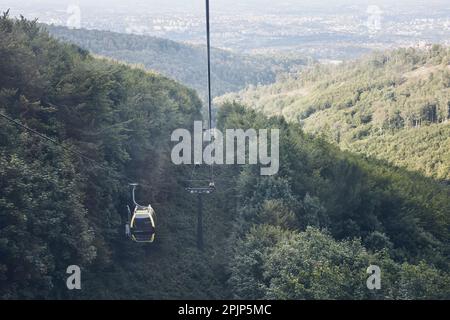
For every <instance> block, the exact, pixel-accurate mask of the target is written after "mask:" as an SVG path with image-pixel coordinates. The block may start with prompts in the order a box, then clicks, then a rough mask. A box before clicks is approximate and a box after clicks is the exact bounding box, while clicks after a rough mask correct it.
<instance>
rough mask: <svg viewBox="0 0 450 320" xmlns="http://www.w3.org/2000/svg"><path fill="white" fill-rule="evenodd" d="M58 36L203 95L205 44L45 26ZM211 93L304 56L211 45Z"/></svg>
mask: <svg viewBox="0 0 450 320" xmlns="http://www.w3.org/2000/svg"><path fill="white" fill-rule="evenodd" d="M45 28H46V29H47V30H48V31H49V32H50V34H51V35H52V36H54V37H56V38H58V39H61V40H64V41H68V42H70V43H74V44H76V45H78V46H80V47H82V48H85V49H87V50H89V51H92V52H93V53H95V54H98V55H102V56H106V57H111V58H114V59H118V60H121V61H125V62H128V63H132V64H140V65H141V64H142V65H143V66H144V67H145V68H147V69H150V70H155V71H157V72H159V73H161V74H163V75H165V76H167V77H170V78H172V79H175V80H178V81H180V82H181V83H183V84H185V85H187V86H189V87H191V88H193V89H195V90H197V91H198V92H199V93H200V94H201V95H202V96H204V97H205V96H206V93H207V92H206V76H205V75H206V48H205V47H200V46H192V45H188V44H183V43H178V42H175V41H171V40H166V39H160V38H155V37H150V36H139V35H132V34H120V33H114V32H108V31H97V30H72V29H69V28H65V27H60V26H45ZM211 59H212V61H211V63H212V83H213V88H212V90H213V95H214V96H217V95H221V94H224V93H227V92H232V91H237V90H240V89H243V88H245V87H246V86H247V85H249V84H258V83H261V84H268V83H272V82H275V80H276V76H277V74H278V73H281V72H285V71H289V70H291V69H295V68H298V67H300V66H302V65H304V64H305V63H306V60H304V59H293V58H284V59H283V58H269V57H263V56H245V55H239V54H234V53H232V52H229V51H225V50H220V49H214V48H213V49H212V54H211Z"/></svg>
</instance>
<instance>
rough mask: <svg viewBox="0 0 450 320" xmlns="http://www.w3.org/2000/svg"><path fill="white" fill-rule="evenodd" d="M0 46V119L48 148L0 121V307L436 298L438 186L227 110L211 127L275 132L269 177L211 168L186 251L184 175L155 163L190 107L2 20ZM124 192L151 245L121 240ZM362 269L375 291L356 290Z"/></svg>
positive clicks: (446, 192) (446, 287)
mask: <svg viewBox="0 0 450 320" xmlns="http://www.w3.org/2000/svg"><path fill="white" fill-rule="evenodd" d="M0 40H1V41H0V56H1V60H0V112H1V113H2V114H5V115H7V116H8V117H10V118H13V119H15V120H16V121H20V123H21V124H24V125H27V126H28V127H30V128H32V129H34V130H36V131H37V132H40V133H43V134H45V135H47V136H48V137H51V138H52V139H53V140H55V141H58V142H59V143H62V145H60V144H54V143H51V142H49V141H45V140H43V139H41V138H40V137H38V136H36V135H33V134H31V133H30V132H28V131H26V130H23V129H22V128H20V127H18V126H17V125H15V124H14V123H11V122H9V121H6V120H5V119H0V123H1V126H0V161H1V165H0V298H2V299H16V298H26V299H37V298H52V299H61V298H66V299H92V298H103V299H105V298H112V299H118V298H125V299H156V298H159V299H167V298H172V299H181V298H196V299H199V298H209V299H221V298H239V299H241V298H246V299H267V298H274V299H324V298H325V299H337V298H345V299H431V298H437V299H448V298H449V297H450V274H449V271H450V268H449V260H448V257H449V253H450V252H449V250H450V245H449V222H450V221H449V220H450V217H449V212H450V200H449V199H450V189H449V188H448V187H447V186H445V185H443V184H441V183H437V182H436V181H434V180H433V179H431V178H429V177H425V176H423V175H421V174H420V173H414V172H409V171H405V170H403V169H401V168H397V167H392V166H390V165H389V164H388V163H386V162H383V161H381V160H374V159H368V158H363V157H361V156H359V155H355V154H352V153H350V152H343V151H340V150H339V149H338V148H337V147H336V146H335V145H333V144H330V143H329V142H327V141H326V137H323V136H313V135H311V134H308V133H305V132H304V131H303V128H302V126H301V125H300V124H297V123H289V122H287V121H286V120H284V118H282V117H279V116H274V117H268V116H267V115H265V114H263V113H262V112H257V111H255V110H250V109H246V108H245V107H243V106H242V105H239V104H236V103H226V104H224V105H223V106H222V107H221V108H220V110H219V112H218V116H217V123H218V126H219V128H220V129H226V128H242V129H245V128H250V127H251V128H279V129H280V132H281V135H280V172H279V174H278V175H276V176H272V177H262V176H260V175H259V168H258V166H255V165H252V166H250V165H247V166H232V165H228V166H223V167H218V168H217V169H216V170H217V175H218V177H217V192H216V193H215V194H213V195H210V196H208V197H209V198H208V199H207V201H205V203H204V205H205V208H204V211H205V217H204V228H205V248H204V250H203V251H199V250H198V249H197V248H196V234H195V227H196V226H195V222H196V217H195V215H196V198H195V197H193V196H192V195H189V194H187V193H186V192H184V188H183V187H184V186H185V180H186V179H187V177H188V175H189V172H190V168H186V167H183V166H182V167H177V166H174V165H172V164H171V161H170V149H171V143H170V134H171V132H172V131H173V130H174V129H175V128H189V129H191V127H192V125H193V121H194V120H195V119H200V118H201V114H200V110H201V102H200V99H199V97H198V96H197V94H196V93H195V92H194V91H193V90H191V89H188V88H186V87H185V86H183V85H180V84H178V83H176V82H175V81H173V80H170V79H168V78H165V77H163V76H160V75H157V74H153V73H151V72H147V71H144V70H142V69H141V68H134V67H130V66H128V65H125V64H123V63H119V62H112V61H110V60H107V59H99V58H95V57H93V56H92V55H91V54H89V53H88V52H87V51H85V50H84V49H81V48H79V47H77V46H75V45H71V44H68V43H64V42H60V41H58V40H56V39H54V38H52V37H51V36H49V34H48V33H47V32H46V31H44V30H42V29H41V27H39V25H37V23H36V22H32V21H27V20H24V19H22V20H13V19H10V18H8V16H7V14H5V15H4V16H3V17H2V18H1V19H0ZM80 155H84V156H85V157H81V156H80ZM86 157H89V159H87V158H86ZM130 181H137V182H141V183H143V184H144V187H143V188H141V189H140V193H139V194H138V197H139V199H140V200H141V202H144V201H147V202H151V203H152V206H153V207H154V208H155V210H156V212H157V216H158V229H157V240H156V242H155V243H154V244H152V245H140V244H136V243H132V242H130V241H129V240H128V239H126V238H125V236H124V235H123V217H124V214H125V205H126V204H127V203H128V202H129V189H128V186H127V183H128V182H130ZM72 264H77V265H80V266H81V267H82V290H79V291H77V290H75V291H68V290H67V288H66V286H65V279H66V276H67V274H66V273H65V271H66V268H67V266H68V265H72ZM370 264H376V265H379V266H380V267H381V269H382V270H383V271H382V272H383V276H382V288H381V290H377V291H370V290H368V289H367V287H366V279H367V274H366V269H367V267H368V266H369V265H370Z"/></svg>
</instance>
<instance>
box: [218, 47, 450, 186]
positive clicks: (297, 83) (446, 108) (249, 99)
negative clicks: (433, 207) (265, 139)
mask: <svg viewBox="0 0 450 320" xmlns="http://www.w3.org/2000/svg"><path fill="white" fill-rule="evenodd" d="M449 62H450V49H449V48H445V47H440V46H437V45H435V46H433V47H432V48H429V49H426V50H415V49H411V48H410V49H399V50H396V51H393V52H387V53H376V54H373V55H370V56H368V57H366V58H364V59H361V60H358V61H351V62H346V63H344V64H342V65H340V66H323V65H317V66H315V67H313V68H310V69H308V70H305V71H303V72H300V73H299V74H298V75H296V76H293V77H290V78H287V79H284V80H283V81H280V82H278V83H276V84H274V85H268V86H259V87H253V88H250V89H248V90H245V91H242V92H239V93H237V94H229V95H226V96H224V97H222V98H220V99H219V101H224V100H235V101H240V102H242V103H244V104H246V105H248V106H250V107H252V108H255V109H257V110H261V111H264V112H265V113H266V114H269V115H284V116H285V117H286V118H287V119H289V120H291V121H295V122H299V123H301V124H302V126H303V127H304V129H305V130H306V131H308V132H312V133H315V134H321V135H324V136H327V138H328V140H329V141H332V142H335V143H337V144H338V145H340V146H341V147H342V148H346V149H349V150H352V151H358V152H361V153H364V154H366V155H369V156H375V157H379V158H380V159H385V160H388V161H390V162H392V163H394V164H396V165H401V166H403V167H405V168H408V169H410V170H419V171H421V172H423V173H425V174H426V175H428V176H431V177H434V178H438V179H444V180H450V135H449V133H450V122H449V120H450V65H449Z"/></svg>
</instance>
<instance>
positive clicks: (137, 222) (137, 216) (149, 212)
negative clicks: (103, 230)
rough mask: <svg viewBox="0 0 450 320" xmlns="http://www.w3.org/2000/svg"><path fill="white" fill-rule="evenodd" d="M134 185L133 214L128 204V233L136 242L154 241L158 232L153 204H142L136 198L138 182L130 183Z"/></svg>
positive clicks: (126, 226)
mask: <svg viewBox="0 0 450 320" xmlns="http://www.w3.org/2000/svg"><path fill="white" fill-rule="evenodd" d="M130 185H131V186H132V187H133V191H132V196H133V204H134V211H133V214H131V210H130V207H129V206H128V221H127V224H126V225H125V233H126V235H127V236H128V237H129V238H130V239H131V240H133V241H134V242H140V243H152V242H153V241H154V240H155V233H156V214H155V210H153V208H152V206H151V205H148V206H141V205H139V204H138V203H137V202H136V200H135V190H136V187H137V184H136V183H133V184H130Z"/></svg>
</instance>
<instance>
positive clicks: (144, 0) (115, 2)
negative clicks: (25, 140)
mask: <svg viewBox="0 0 450 320" xmlns="http://www.w3.org/2000/svg"><path fill="white" fill-rule="evenodd" d="M204 3H205V2H204V0H94V1H93V0H0V7H1V9H2V10H4V9H5V8H11V9H14V8H20V7H24V6H26V7H28V8H33V9H35V10H36V11H38V10H39V9H41V10H45V9H58V8H66V7H67V6H68V5H69V4H77V5H79V6H81V7H85V8H89V7H91V8H92V7H96V8H102V9H110V10H111V9H112V10H129V11H133V9H134V10H139V8H143V7H145V8H146V9H147V10H152V11H154V12H167V11H169V12H174V11H185V12H189V13H200V12H202V11H203V10H204ZM210 3H211V10H212V11H214V10H217V11H220V12H224V11H241V12H252V11H254V12H268V13H271V12H273V13H277V12H280V11H284V12H289V11H291V10H294V11H297V12H298V11H301V10H302V9H304V10H311V9H319V10H323V11H327V10H332V9H333V8H336V7H342V6H351V5H357V6H368V5H378V6H386V5H389V6H391V5H394V6H396V7H400V8H401V7H402V6H403V7H405V8H408V7H409V6H417V5H423V6H424V8H426V7H427V6H430V5H442V6H447V7H448V6H449V0H280V1H277V0H210Z"/></svg>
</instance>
